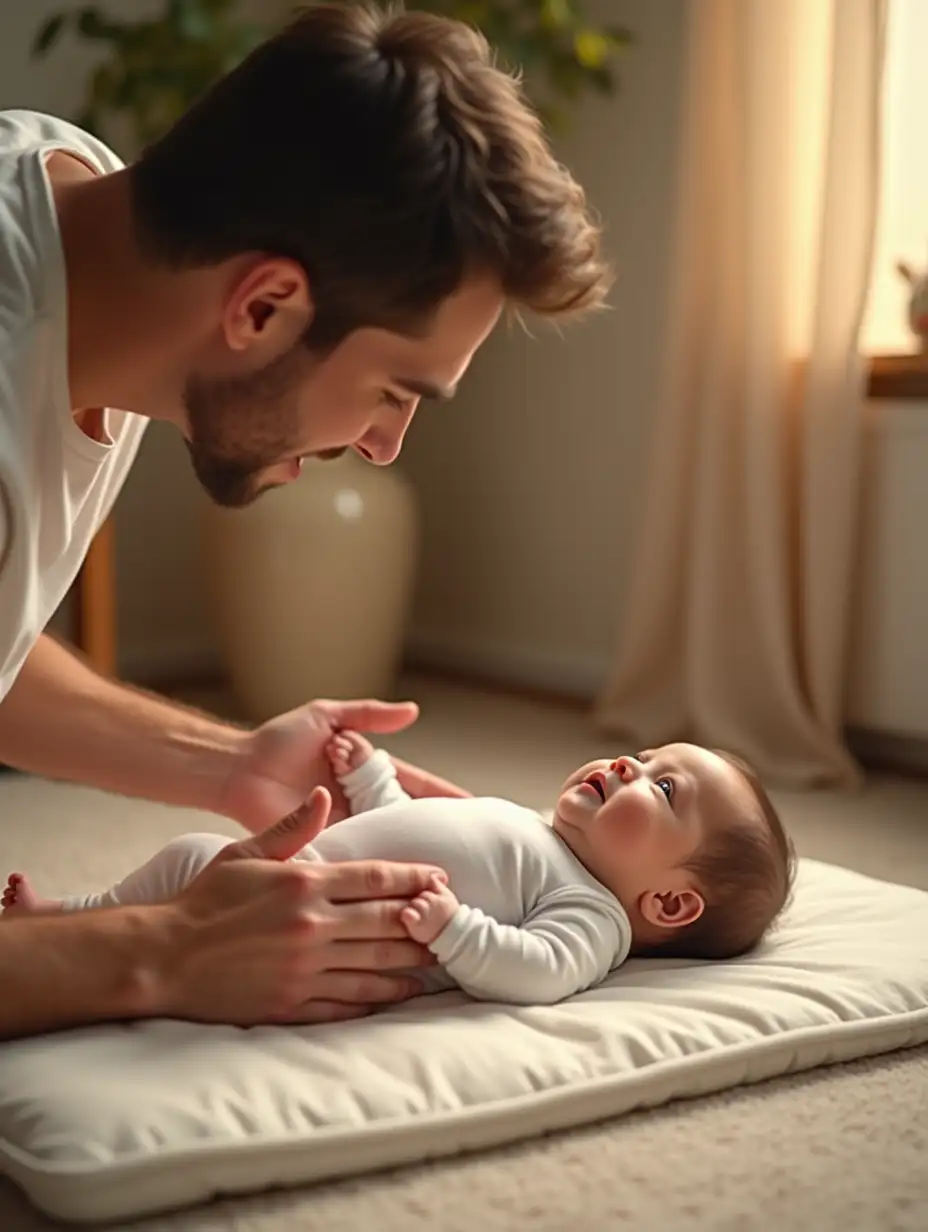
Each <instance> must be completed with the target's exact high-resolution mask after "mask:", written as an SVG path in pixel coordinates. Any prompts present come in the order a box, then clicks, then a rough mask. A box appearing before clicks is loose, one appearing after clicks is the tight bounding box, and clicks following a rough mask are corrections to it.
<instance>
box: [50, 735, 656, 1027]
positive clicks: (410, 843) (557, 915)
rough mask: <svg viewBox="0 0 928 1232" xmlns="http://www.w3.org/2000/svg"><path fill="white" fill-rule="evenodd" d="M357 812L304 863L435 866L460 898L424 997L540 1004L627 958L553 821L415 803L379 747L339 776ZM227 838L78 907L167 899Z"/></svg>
mask: <svg viewBox="0 0 928 1232" xmlns="http://www.w3.org/2000/svg"><path fill="white" fill-rule="evenodd" d="M342 785H343V787H344V789H345V792H346V794H347V796H348V799H349V800H350V802H351V805H352V813H353V815H352V816H351V817H347V818H345V820H344V821H340V822H338V823H337V824H336V825H333V826H330V827H329V828H328V829H327V830H324V831H323V833H322V834H320V835H319V837H318V838H316V839H315V840H314V841H313V842H312V843H311V844H310V845H309V846H308V847H306V848H305V849H304V850H303V851H302V852H301V853H300V854H299V855H298V856H297V857H296V858H297V859H306V860H322V861H325V862H326V863H337V862H340V861H347V860H368V859H376V860H391V861H400V862H403V863H425V864H434V865H436V866H437V867H439V868H443V869H444V870H445V871H446V872H447V874H448V882H449V886H450V888H451V890H452V891H453V892H454V894H455V895H456V897H457V898H458V900H459V901H460V903H461V906H460V907H459V909H458V910H457V912H456V913H455V915H454V917H453V918H452V919H451V920H450V921H449V923H448V924H447V925H446V926H445V928H444V929H443V930H442V932H441V933H440V934H439V936H438V937H437V938H436V939H435V940H434V941H433V942H432V944H431V946H430V947H429V948H430V949H431V950H432V952H433V953H434V954H435V956H436V958H437V959H438V961H439V964H440V966H439V967H437V968H423V969H421V970H416V971H415V973H414V974H415V975H416V976H417V977H418V978H419V979H421V980H422V982H423V984H424V986H425V988H426V990H427V991H430V992H431V991H439V990H441V989H447V988H452V987H455V986H457V987H459V988H461V989H463V991H464V992H466V993H468V994H469V995H470V996H472V997H475V998H477V999H479V1000H485V1001H505V1002H510V1003H514V1004H521V1005H543V1004H551V1003H553V1002H555V1001H560V1000H562V999H563V998H564V997H569V996H571V995H572V994H574V993H578V992H582V991H583V990H584V989H586V988H590V987H591V986H592V985H594V984H597V983H599V982H600V981H601V980H603V979H604V978H605V977H606V976H607V975H608V974H609V972H610V971H612V970H613V969H614V968H615V967H618V966H619V965H620V964H621V963H623V962H624V961H625V959H626V958H627V957H628V953H629V950H630V948H631V926H630V924H629V920H628V916H627V915H626V913H625V911H624V909H623V907H622V905H621V903H620V902H619V901H618V899H617V898H616V897H615V896H614V895H613V894H611V893H610V892H609V890H607V889H606V887H605V886H604V885H602V884H601V883H600V882H599V881H597V880H596V878H595V877H593V875H592V874H591V873H589V872H588V871H587V869H586V868H585V867H584V866H583V864H581V863H580V861H579V860H578V859H577V858H576V856H575V855H574V854H573V852H572V851H571V850H570V848H569V847H568V846H567V844H566V843H565V842H564V841H563V840H562V839H561V838H560V837H559V836H558V835H557V834H555V832H554V830H553V829H552V828H551V827H550V826H549V825H548V824H547V822H546V821H545V820H544V819H543V818H542V817H541V816H540V815H539V814H538V813H535V812H533V811H531V810H530V809H527V808H523V807H521V806H520V805H517V804H514V803H512V801H510V800H498V799H492V798H481V799H465V800H456V799H425V800H413V799H411V798H410V797H409V796H408V795H406V793H405V792H404V791H403V789H402V787H401V786H400V784H399V782H398V781H397V779H396V775H395V772H394V769H393V764H392V762H391V761H390V759H389V757H388V756H387V755H386V754H385V753H384V752H382V751H378V752H376V753H375V754H374V756H373V757H372V758H371V759H370V760H369V761H368V762H367V763H366V764H365V765H363V766H361V767H360V768H359V769H358V770H355V771H352V773H351V774H349V775H347V776H346V777H345V778H343V779H342ZM228 842H229V840H228V839H227V838H225V837H223V836H222V835H217V834H191V835H184V836H183V837H182V838H179V839H175V841H174V842H173V843H170V844H169V845H168V846H167V847H165V848H164V849H163V850H162V851H160V852H158V854H157V855H155V856H154V857H153V858H152V859H151V860H150V861H149V862H148V864H146V865H144V866H143V867H142V868H141V869H138V870H137V871H136V872H134V873H131V874H130V875H129V876H128V877H127V878H126V879H125V880H124V881H122V882H120V883H119V885H117V886H114V887H113V888H112V889H111V890H108V891H106V892H105V893H103V894H91V895H88V896H86V897H83V898H71V899H67V900H66V902H65V905H66V907H67V908H68V909H70V910H79V909H86V908H91V907H106V906H117V905H120V904H129V903H140V902H163V901H166V900H167V899H170V898H173V897H174V896H175V895H177V894H178V893H179V892H180V891H181V890H182V889H183V888H184V887H185V886H186V885H188V884H189V882H190V881H191V880H192V879H193V878H194V877H195V876H196V875H197V873H199V872H200V871H201V870H202V869H203V868H204V867H205V865H206V864H207V863H208V862H209V861H210V860H211V859H212V858H213V857H214V856H215V855H216V854H217V852H219V851H220V850H221V849H222V848H223V847H224V846H226V844H227V843H228Z"/></svg>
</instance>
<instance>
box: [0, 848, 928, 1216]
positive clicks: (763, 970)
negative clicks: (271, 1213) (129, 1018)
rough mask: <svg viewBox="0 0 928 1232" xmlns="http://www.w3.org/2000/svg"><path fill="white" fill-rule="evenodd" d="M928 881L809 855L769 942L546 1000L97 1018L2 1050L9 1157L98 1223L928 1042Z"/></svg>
mask: <svg viewBox="0 0 928 1232" xmlns="http://www.w3.org/2000/svg"><path fill="white" fill-rule="evenodd" d="M926 939H928V894H926V893H924V892H923V891H920V890H915V889H911V888H908V887H902V886H895V885H890V884H888V883H885V882H880V881H875V880H873V879H870V878H867V877H864V876H862V875H861V874H858V873H852V872H849V871H847V870H845V869H840V868H836V867H833V866H830V865H826V864H820V863H817V862H815V861H811V860H804V861H802V862H801V864H800V869H799V876H798V879H797V886H796V894H795V898H794V902H793V904H792V905H791V907H790V908H789V910H788V913H787V915H786V917H785V918H784V921H783V923H782V925H781V927H780V929H779V930H778V932H777V933H776V935H775V936H774V937H773V938H772V939H771V940H770V941H769V942H768V943H767V944H766V945H765V946H764V947H763V949H762V950H760V951H758V952H757V953H755V954H753V955H751V956H749V957H747V958H745V959H741V960H739V961H736V962H733V963H726V964H702V963H684V962H640V961H637V962H630V963H628V964H627V965H626V966H625V967H624V968H623V969H622V970H621V971H619V972H617V973H616V974H615V975H614V976H613V977H612V978H611V979H610V980H609V981H608V982H607V983H606V984H605V985H603V986H601V987H600V988H598V989H596V990H594V991H591V992H589V993H585V994H582V995H581V996H578V997H575V998H572V999H571V1000H570V1001H568V1002H565V1003H562V1004H561V1005H557V1006H553V1007H544V1008H530V1009H523V1008H510V1007H506V1006H499V1005H479V1004H475V1003H471V1002H468V1001H467V1000H466V999H465V998H464V997H462V996H461V995H460V994H458V993H445V994H441V995H440V996H435V997H430V998H422V999H419V1000H418V1001H415V1002H410V1003H407V1005H405V1006H403V1007H400V1008H398V1009H396V1010H394V1011H391V1012H388V1013H385V1014H381V1015H379V1016H377V1017H374V1018H371V1019H367V1020H365V1021H363V1022H357V1023H352V1024H345V1025H342V1026H333V1027H321V1028H320V1027H317V1028H311V1029H302V1030H290V1029H281V1028H275V1029H259V1030H252V1031H241V1030H237V1029H232V1028H223V1027H202V1026H196V1025H190V1024H184V1023H176V1022H166V1021H159V1022H150V1023H144V1024H135V1025H129V1026H108V1027H95V1028H89V1029H86V1030H80V1031H73V1032H68V1033H64V1034H59V1035H55V1036H48V1037H42V1038H39V1039H34V1040H26V1041H20V1042H16V1043H13V1044H7V1045H5V1046H4V1048H3V1050H2V1052H0V1162H2V1169H3V1171H5V1172H6V1173H7V1174H8V1175H9V1176H10V1178H11V1179H12V1180H13V1181H14V1182H15V1183H16V1184H18V1185H19V1186H21V1188H22V1189H23V1190H24V1191H25V1192H26V1194H27V1195H28V1197H29V1198H30V1199H31V1201H32V1202H33V1203H34V1204H35V1205H37V1206H38V1207H40V1208H42V1209H43V1210H45V1211H47V1212H48V1213H49V1214H52V1215H54V1216H57V1217H59V1218H63V1219H66V1220H71V1221H82V1222H89V1223H93V1224H99V1223H100V1222H101V1221H106V1220H112V1219H119V1218H125V1217H130V1216H135V1215H142V1214H147V1213H150V1212H154V1211H157V1210H164V1209H168V1208H172V1207H179V1206H184V1205H188V1204H191V1203H195V1202H199V1201H202V1200H204V1199H207V1198H209V1197H211V1196H213V1195H214V1194H225V1193H243V1192H248V1191H253V1190H258V1189H263V1188H266V1187H269V1186H276V1185H294V1184H299V1183H303V1182H307V1181H313V1180H319V1179H322V1178H330V1177H335V1176H340V1175H347V1174H351V1173H358V1172H363V1171H366V1170H370V1169H374V1168H381V1167H387V1166H393V1165H397V1164H401V1163H406V1162H410V1161H414V1160H421V1159H424V1158H428V1157H432V1156H440V1155H450V1154H453V1153H455V1152H458V1151H462V1150H474V1149H478V1148H481V1147H488V1146H493V1145H497V1144H501V1143H505V1142H511V1141H514V1140H516V1139H520V1138H527V1137H530V1136H532V1135H536V1134H539V1133H543V1132H545V1131H550V1130H555V1129H563V1128H566V1127H569V1126H574V1125H579V1124H582V1123H585V1122H590V1121H593V1120H597V1119H600V1118H604V1117H609V1116H615V1115H617V1114H620V1113H625V1112H628V1111H630V1110H632V1109H635V1108H641V1107H645V1106H654V1105H657V1104H661V1103H665V1102H667V1101H669V1100H672V1099H677V1098H681V1097H691V1096H697V1095H702V1094H706V1093H708V1092H711V1091H717V1090H721V1089H723V1088H727V1087H733V1086H737V1085H740V1084H745V1083H751V1082H758V1081H761V1080H763V1079H766V1078H771V1077H773V1076H775V1075H779V1074H783V1073H787V1072H793V1071H797V1070H803V1069H811V1068H813V1067H815V1066H819V1065H825V1064H832V1063H835V1062H841V1061H847V1060H850V1059H852V1058H855V1057H862V1056H867V1055H873V1054H876V1053H881V1052H888V1051H890V1050H892V1049H897V1048H905V1047H909V1046H912V1045H915V1044H918V1043H921V1042H924V1041H926V1040H928V944H926Z"/></svg>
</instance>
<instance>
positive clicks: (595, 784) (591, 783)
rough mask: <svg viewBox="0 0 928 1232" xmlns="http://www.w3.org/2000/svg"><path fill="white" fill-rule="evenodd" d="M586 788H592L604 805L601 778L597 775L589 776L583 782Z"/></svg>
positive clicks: (604, 791) (604, 797)
mask: <svg viewBox="0 0 928 1232" xmlns="http://www.w3.org/2000/svg"><path fill="white" fill-rule="evenodd" d="M583 781H584V783H586V784H587V786H588V787H592V788H593V790H594V791H596V792H598V793H599V798H600V800H602V802H603V804H605V803H606V789H605V787H604V786H603V781H602V777H601V776H600V775H598V774H591V775H590V777H589V778H588V779H584V780H583Z"/></svg>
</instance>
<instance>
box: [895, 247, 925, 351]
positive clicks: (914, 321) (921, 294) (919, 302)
mask: <svg viewBox="0 0 928 1232" xmlns="http://www.w3.org/2000/svg"><path fill="white" fill-rule="evenodd" d="M896 269H897V270H898V271H899V273H900V274H901V275H902V277H903V278H904V279H905V280H906V282H907V283H908V284H909V287H910V288H911V293H910V295H909V328H910V329H911V330H912V333H913V334H914V335H915V337H916V338H917V339H918V342H919V345H920V346H921V349H922V350H923V351H925V352H928V273H922V274H917V273H916V272H915V270H914V269H912V267H911V265H909V264H908V263H907V262H905V261H898V262H897V263H896Z"/></svg>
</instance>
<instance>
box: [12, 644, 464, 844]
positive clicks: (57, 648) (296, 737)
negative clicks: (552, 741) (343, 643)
mask: <svg viewBox="0 0 928 1232" xmlns="http://www.w3.org/2000/svg"><path fill="white" fill-rule="evenodd" d="M417 714H418V708H417V707H416V706H415V704H414V703H411V702H399V703H387V702H380V701H376V700H373V699H368V700H361V701H313V702H307V704H306V705H305V706H302V707H300V708H299V709H297V710H294V711H291V712H290V713H289V714H285V715H281V716H279V718H277V719H273V720H271V721H270V722H269V723H265V724H264V725H263V726H262V727H260V728H258V729H257V730H255V731H242V730H239V729H237V728H236V727H234V726H233V725H231V724H228V723H223V722H221V721H220V720H218V719H215V718H212V717H210V716H208V715H205V714H201V713H198V712H197V711H195V710H192V709H188V708H186V707H184V706H180V705H177V704H175V703H173V702H169V701H166V700H164V699H163V698H158V697H155V696H154V695H152V694H149V693H145V692H143V691H141V690H138V689H132V688H129V687H127V686H125V685H122V684H119V683H117V682H116V681H112V680H106V679H104V678H102V677H101V676H98V675H97V674H96V673H95V672H94V671H93V670H92V669H91V668H90V667H88V666H87V664H86V663H84V662H83V660H82V659H80V658H78V657H77V656H76V655H74V654H72V653H71V652H70V651H68V650H66V649H65V648H64V647H63V646H61V645H59V644H58V643H57V642H55V641H53V640H52V639H51V638H49V637H42V638H40V639H39V641H38V643H37V644H36V646H35V647H34V649H33V651H32V653H31V654H30V655H29V658H28V659H27V660H26V662H25V664H24V665H23V668H22V670H21V671H20V673H19V676H18V677H17V679H16V681H15V683H14V685H13V687H12V689H11V690H10V692H9V693H8V694H7V696H6V697H5V698H3V699H2V701H0V761H4V762H6V763H7V764H9V765H12V766H18V767H20V768H21V769H23V770H27V771H31V772H32V773H36V774H41V775H44V776H46V777H48V778H59V779H69V780H70V781H72V782H77V783H85V784H88V785H90V786H94V787H99V788H103V789H104V790H108V791H112V792H117V793H119V794H121V795H125V796H136V797H142V798H144V799H149V800H156V801H158V802H160V803H163V804H171V805H181V806H187V807H191V808H197V809H205V810H207V811H210V812H215V813H221V814H222V815H223V816H226V817H231V818H233V819H234V820H235V821H237V822H239V823H240V824H241V825H243V826H244V827H245V829H246V830H250V831H251V832H252V833H259V832H260V831H262V830H264V829H265V828H266V827H268V826H271V825H273V824H274V823H275V822H277V821H279V820H280V818H281V817H284V816H286V815H288V814H289V813H291V812H293V810H294V809H297V808H299V807H300V806H301V805H302V804H304V803H305V801H306V800H307V798H308V796H309V794H310V792H311V791H312V790H313V789H314V788H315V787H319V786H323V787H326V788H327V789H328V790H329V791H330V792H331V793H332V794H333V796H335V798H336V808H335V809H334V810H333V819H336V818H337V817H338V816H339V815H344V812H345V811H347V810H346V809H343V808H342V806H341V805H340V804H339V800H340V798H341V791H340V788H339V787H338V784H337V783H336V781H335V779H334V777H333V775H332V772H331V769H330V767H329V764H328V761H327V759H326V756H325V747H326V745H327V744H328V742H329V741H330V740H331V739H332V736H333V735H334V734H335V732H337V731H340V730H342V729H346V728H351V729H353V730H355V731H362V732H363V731H367V732H381V733H390V732H397V731H401V730H402V729H403V728H405V727H408V726H409V725H410V724H411V723H414V722H415V720H416V717H417ZM399 769H400V778H401V780H403V781H404V784H405V783H406V782H409V783H410V784H411V785H412V794H414V795H432V796H444V795H452V796H463V795H466V794H467V793H466V792H464V791H462V790H461V789H460V788H457V787H454V786H453V785H452V784H450V783H446V782H444V781H443V780H442V779H438V778H436V777H435V776H433V775H431V774H429V773H428V772H427V771H425V770H417V769H416V768H415V767H411V766H406V765H405V764H404V763H400V764H399Z"/></svg>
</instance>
